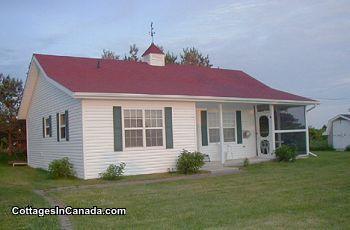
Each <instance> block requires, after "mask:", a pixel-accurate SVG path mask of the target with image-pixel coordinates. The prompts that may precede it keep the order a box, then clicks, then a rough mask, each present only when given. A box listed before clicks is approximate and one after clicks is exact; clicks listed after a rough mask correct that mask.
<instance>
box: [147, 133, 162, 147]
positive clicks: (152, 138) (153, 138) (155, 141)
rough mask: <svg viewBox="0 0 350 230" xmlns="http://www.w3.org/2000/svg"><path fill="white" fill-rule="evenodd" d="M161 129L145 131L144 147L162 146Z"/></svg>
mask: <svg viewBox="0 0 350 230" xmlns="http://www.w3.org/2000/svg"><path fill="white" fill-rule="evenodd" d="M162 131H163V130H162V129H146V146H163V132H162Z"/></svg>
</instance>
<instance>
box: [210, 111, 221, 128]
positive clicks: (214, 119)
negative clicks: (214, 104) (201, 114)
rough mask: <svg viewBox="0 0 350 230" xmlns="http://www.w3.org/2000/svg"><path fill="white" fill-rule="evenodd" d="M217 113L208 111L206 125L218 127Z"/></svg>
mask: <svg viewBox="0 0 350 230" xmlns="http://www.w3.org/2000/svg"><path fill="white" fill-rule="evenodd" d="M219 126H220V125H219V113H218V112H208V127H219Z"/></svg>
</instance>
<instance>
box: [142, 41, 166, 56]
mask: <svg viewBox="0 0 350 230" xmlns="http://www.w3.org/2000/svg"><path fill="white" fill-rule="evenodd" d="M150 53H152V54H164V53H163V51H162V50H161V49H159V48H158V46H156V45H155V44H154V43H153V42H152V44H151V45H150V46H149V47H148V49H146V51H145V52H144V53H143V54H142V57H143V56H145V55H147V54H150Z"/></svg>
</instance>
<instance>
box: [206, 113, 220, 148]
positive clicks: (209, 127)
mask: <svg viewBox="0 0 350 230" xmlns="http://www.w3.org/2000/svg"><path fill="white" fill-rule="evenodd" d="M209 113H217V114H219V117H220V112H219V111H218V110H207V130H208V144H220V118H218V119H219V120H218V126H209ZM210 129H219V140H218V141H217V142H211V141H210Z"/></svg>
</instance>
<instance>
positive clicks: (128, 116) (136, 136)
mask: <svg viewBox="0 0 350 230" xmlns="http://www.w3.org/2000/svg"><path fill="white" fill-rule="evenodd" d="M124 132H125V147H126V148H127V147H142V146H143V119H142V110H141V109H125V110H124Z"/></svg>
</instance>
